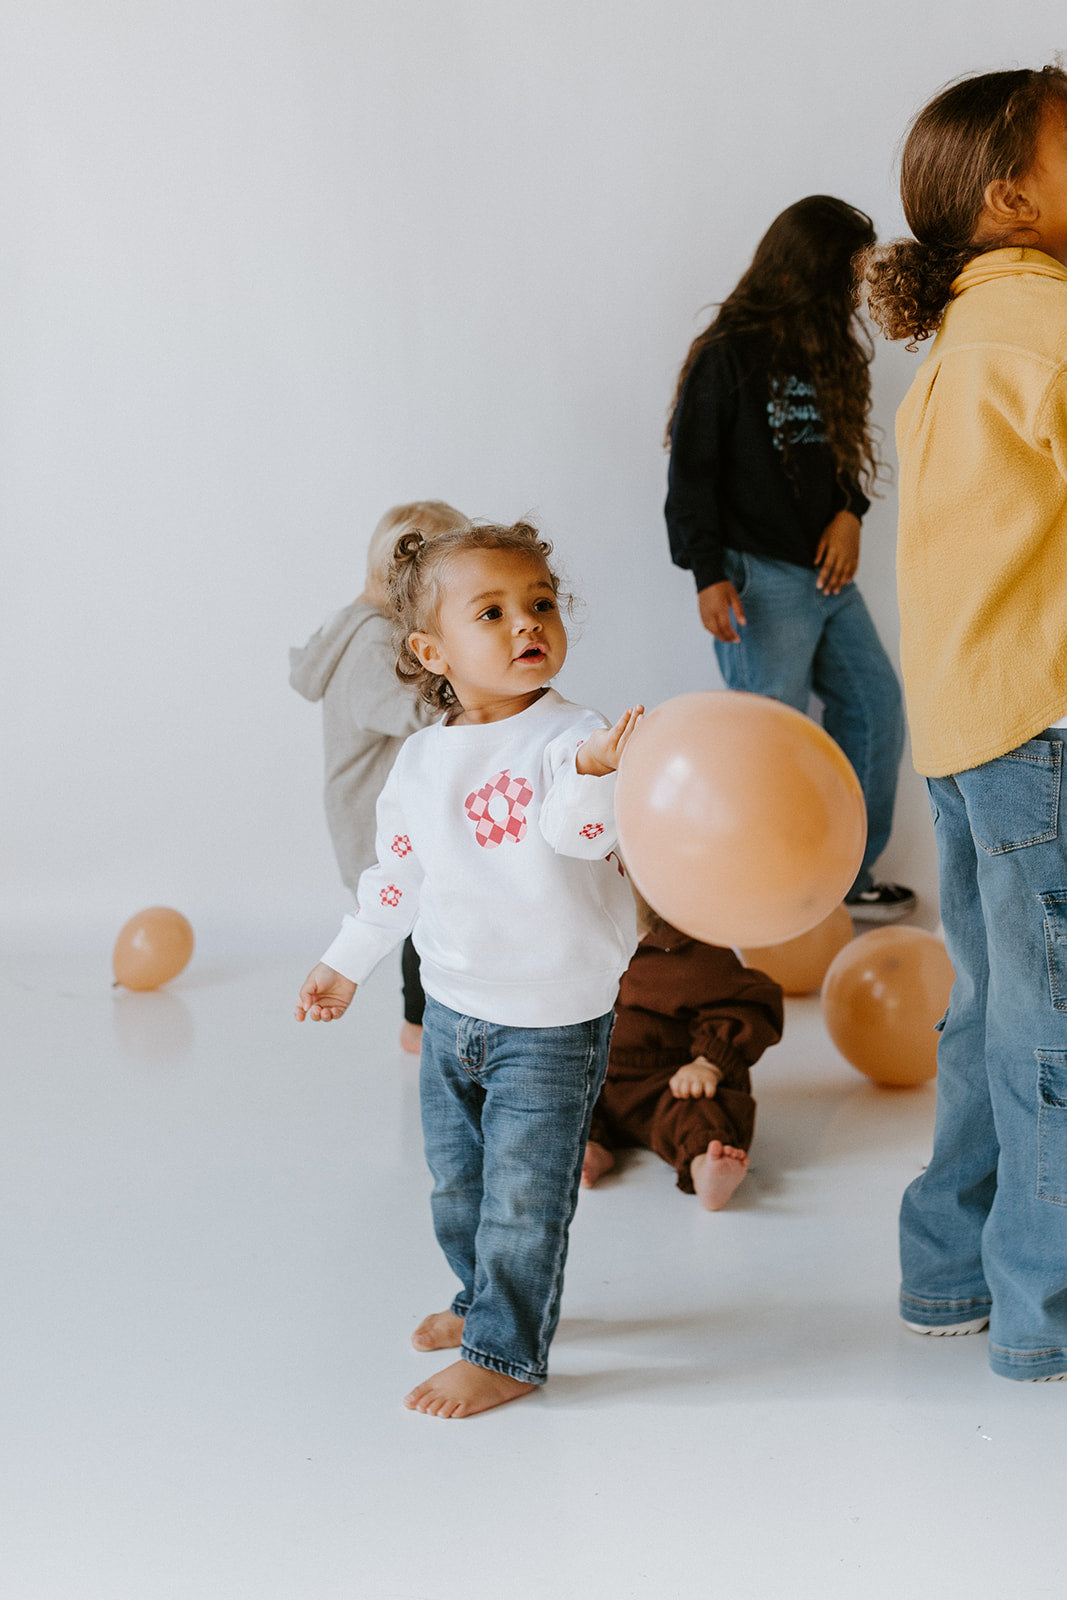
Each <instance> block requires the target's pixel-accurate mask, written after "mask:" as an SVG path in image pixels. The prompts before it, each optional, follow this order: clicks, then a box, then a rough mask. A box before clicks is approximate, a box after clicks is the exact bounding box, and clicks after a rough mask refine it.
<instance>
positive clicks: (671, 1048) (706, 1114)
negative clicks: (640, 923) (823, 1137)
mask: <svg viewBox="0 0 1067 1600" xmlns="http://www.w3.org/2000/svg"><path fill="white" fill-rule="evenodd" d="M642 909H645V908H642V907H641V905H640V902H639V912H640V911H641V910H642ZM644 920H645V925H646V926H648V927H649V931H648V933H646V935H645V937H644V938H643V939H642V941H641V943H640V944H639V945H638V947H637V950H636V951H635V952H634V957H633V960H632V961H631V962H630V965H629V967H628V968H627V969H626V971H625V972H624V974H623V977H622V983H621V984H620V987H619V998H618V1000H617V1002H616V1005H615V1031H614V1033H613V1035H612V1039H611V1051H610V1054H609V1057H608V1074H607V1078H606V1080H605V1082H604V1087H603V1089H602V1090H601V1092H600V1098H599V1100H598V1101H597V1103H596V1109H595V1110H594V1112H593V1123H592V1127H591V1129H590V1134H589V1143H588V1144H587V1146H586V1153H585V1162H584V1165H583V1167H582V1184H583V1187H585V1188H587V1189H591V1188H592V1187H593V1185H594V1184H595V1183H596V1181H597V1179H598V1178H601V1177H603V1175H604V1173H605V1172H608V1171H610V1169H611V1168H612V1167H613V1166H614V1165H615V1157H614V1154H613V1151H614V1150H615V1149H618V1148H619V1147H621V1146H626V1145H642V1146H644V1147H645V1148H646V1149H648V1150H654V1151H655V1152H656V1154H657V1155H658V1156H662V1158H663V1160H664V1161H669V1162H670V1163H671V1165H672V1166H673V1167H674V1169H675V1171H676V1172H677V1174H678V1187H679V1189H682V1190H684V1191H685V1192H686V1193H687V1194H694V1193H695V1194H696V1195H697V1196H698V1197H699V1199H700V1202H701V1204H702V1205H703V1206H704V1209H705V1210H706V1211H718V1210H720V1209H721V1208H722V1207H723V1206H724V1205H725V1204H726V1202H727V1200H728V1199H729V1198H730V1196H731V1194H733V1192H734V1190H735V1189H736V1188H737V1186H738V1184H739V1183H740V1182H741V1180H742V1178H743V1177H744V1176H745V1173H746V1171H747V1170H748V1148H749V1145H750V1144H751V1143H752V1133H753V1128H754V1125H755V1120H756V1102H755V1100H754V1099H753V1098H752V1086H751V1082H750V1079H749V1067H750V1066H751V1065H752V1063H753V1062H754V1061H757V1060H758V1059H759V1057H760V1056H761V1055H762V1054H763V1052H764V1050H766V1049H767V1047H768V1045H772V1044H776V1043H777V1042H778V1040H779V1039H780V1038H781V1036H782V990H781V988H780V986H779V985H778V984H777V983H775V982H774V981H773V979H771V978H768V977H767V976H766V974H765V973H762V972H756V971H754V970H752V969H750V968H748V967H744V966H742V965H741V963H740V961H739V960H738V959H737V957H736V956H735V955H734V953H733V951H732V950H724V949H721V948H720V947H719V946H717V945H710V944H701V943H700V941H699V940H697V939H691V938H689V936H688V935H687V934H684V933H679V931H678V929H677V928H672V927H671V925H670V923H668V922H664V921H663V920H662V919H661V918H659V917H657V916H656V915H655V913H654V912H651V911H650V912H648V915H647V918H645V919H644Z"/></svg>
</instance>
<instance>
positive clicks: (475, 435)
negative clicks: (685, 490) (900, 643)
mask: <svg viewBox="0 0 1067 1600" xmlns="http://www.w3.org/2000/svg"><path fill="white" fill-rule="evenodd" d="M1065 42H1067V23H1065V21H1064V16H1063V8H1062V3H1061V0H1055V3H1054V0H1028V4H1027V5H1026V6H1025V7H1024V8H1015V9H1014V10H1013V11H1011V12H1010V13H1005V10H1004V7H1003V5H1002V4H1001V3H1000V0H974V3H969V4H967V5H963V4H956V3H949V0H945V3H943V4H941V5H940V6H937V7H934V6H931V5H930V4H929V3H928V0H899V3H898V4H897V5H896V6H895V7H894V8H893V9H892V10H891V11H890V12H888V13H883V14H881V15H878V14H877V13H875V12H874V11H871V10H870V9H869V8H861V7H857V6H856V5H855V4H854V3H851V0H808V3H806V4H804V5H802V6H795V7H787V6H785V5H784V4H783V3H782V0H746V4H745V5H743V6H738V5H733V4H726V3H723V0H675V3H674V4H673V5H671V6H670V7H666V6H664V5H663V4H662V0H614V3H611V4H608V3H607V0H588V3H584V4H581V3H579V4H576V3H575V0H540V3H539V0H522V3H520V0H459V3H453V0H438V3H435V0H390V4H389V5H388V6H378V5H372V4H370V3H369V0H349V3H345V0H244V3H242V0H7V3H6V4H5V5H4V7H3V10H2V13H0V107H2V120H3V136H2V138H0V163H2V168H0V182H2V215H3V219H4V222H3V235H2V239H3V243H2V248H0V274H2V277H0V282H2V287H3V300H4V307H5V313H4V318H3V334H4V337H3V356H2V359H0V404H2V440H3V454H2V473H0V497H2V511H3V519H4V524H5V532H4V549H5V563H4V567H5V570H4V579H5V581H4V583H3V608H4V615H3V623H2V638H3V645H4V649H5V651H6V653H7V670H6V673H5V682H6V686H7V693H6V695H5V707H4V713H3V716H4V725H3V730H2V734H3V751H4V785H3V799H2V812H0V840H2V846H0V848H2V850H3V855H4V873H3V915H4V920H5V923H6V925H7V927H8V929H9V931H10V932H11V933H12V936H14V937H19V938H27V939H28V938H30V937H31V936H32V937H34V938H36V937H38V936H40V935H41V934H42V933H44V934H47V933H48V932H49V930H51V932H52V933H54V932H55V930H56V929H57V928H62V930H63V931H64V932H66V933H74V934H79V935H80V934H81V933H85V932H103V931H105V930H106V931H108V932H109V933H110V932H111V931H113V930H114V929H115V928H117V926H118V924H119V923H120V922H121V921H122V920H123V919H124V918H125V917H126V916H127V915H128V914H129V913H130V912H131V911H134V910H136V909H137V908H138V907H140V906H142V905H145V904H149V903H153V902H165V903H170V904H174V905H177V906H180V907H181V908H182V909H184V910H185V911H186V913H187V914H188V915H189V916H190V917H191V918H192V920H193V922H194V924H195V925H196V926H197V927H198V930H202V929H203V928H204V927H212V928H215V929H217V930H218V929H221V930H232V932H233V934H234V936H236V935H237V934H238V933H239V932H244V931H246V930H247V931H251V930H255V933H256V936H257V937H258V938H267V937H269V938H272V939H273V938H275V937H278V938H281V937H284V936H286V934H287V933H288V932H290V931H291V930H292V929H293V928H294V927H295V926H297V925H298V924H299V925H300V926H301V927H304V926H310V925H311V924H318V925H320V926H321V928H322V930H323V932H324V933H327V932H329V931H330V930H331V928H332V924H333V921H334V919H335V916H336V914H337V912H338V911H339V910H340V909H341V908H342V906H343V902H344V896H343V892H342V890H341V888H340V885H339V883H338V881H337V879H336V874H335V871H334V866H333V860H332V856H331V853H330V849H329V844H328V840H327V835H326V829H325V823H324V821H323V817H322V810H321V803H320V760H321V754H320V733H319V714H318V711H317V710H316V709H313V708H311V707H310V706H309V705H307V703H306V702H304V701H302V700H300V699H299V698H298V697H297V696H296V695H295V694H294V693H293V692H292V691H291V690H290V689H289V687H288V684H287V647H288V646H289V644H291V643H302V642H303V641H304V640H305V638H306V637H307V636H308V634H309V633H311V632H312V631H313V629H314V628H316V627H317V626H318V625H319V623H320V622H321V621H322V620H323V619H324V618H325V616H326V615H327V614H328V613H330V612H332V611H333V610H334V609H336V608H337V607H338V606H340V605H341V604H342V603H344V602H346V601H347V600H348V599H350V598H351V597H352V596H353V595H354V594H355V593H356V592H357V591H358V590H359V589H360V587H361V586H362V572H363V553H364V549H365V544H366V539H367V536H368V534H369V532H370V530H371V528H372V527H373V525H374V523H375V521H376V520H377V518H378V516H379V514H380V513H381V511H382V510H383V509H384V508H385V507H386V506H388V505H389V504H391V503H393V502H395V501H397V500H402V499H409V498H415V497H426V496H430V497H442V498H445V499H448V500H451V501H453V502H454V503H455V504H457V505H458V506H460V507H461V508H463V509H464V510H466V511H468V512H470V513H471V514H473V515H479V516H490V517H494V518H500V519H505V518H506V519H512V518H514V517H516V516H518V515H520V514H522V513H532V514H533V515H534V516H535V517H536V518H537V519H538V520H539V521H540V522H541V524H542V526H543V528H544V529H545V531H546V532H547V534H548V535H549V536H550V537H551V538H553V539H554V540H555V541H556V544H557V549H558V552H559V554H560V556H561V558H562V560H563V563H564V566H565V569H566V572H567V574H568V576H569V578H570V579H571V581H572V585H573V587H575V588H576V589H577V590H578V592H579V593H580V594H581V595H582V596H583V597H584V599H585V601H586V608H587V614H586V619H585V622H584V625H583V628H582V633H581V637H580V639H579V640H578V641H577V642H576V643H575V644H574V646H573V650H572V656H571V660H570V662H569V664H568V667H567V669H566V674H565V677H564V679H563V680H562V687H563V688H564V689H565V690H566V691H567V692H568V693H570V694H571V695H572V696H574V697H575V698H578V699H582V700H586V701H588V702H590V703H592V704H594V705H597V706H599V707H600V708H601V709H603V710H604V711H606V712H615V711H617V710H618V709H620V708H621V707H622V706H623V705H624V704H625V703H628V702H629V701H630V700H632V699H637V698H641V699H644V700H645V701H646V703H648V704H649V705H652V704H654V703H656V702H657V701H659V700H661V699H663V698H665V697H667V696H669V695H671V694H675V693H678V692H680V691H682V690H685V689H689V688H694V687H701V686H707V685H713V684H715V683H716V682H717V678H716V674H715V669H714V665H713V658H712V653H711V648H710V642H709V641H708V640H707V639H706V637H705V636H704V635H703V634H702V633H701V630H700V628H699V625H698V622H697V617H696V609H695V603H694V599H693V592H692V583H691V580H690V578H689V576H688V574H685V573H681V572H678V571H676V570H675V569H673V568H672V567H671V565H670V562H669V558H668V554H667V547H666V538H665V534H664V530H663V522H662V513H661V506H662V499H663V490H664V475H665V457H664V455H663V452H662V450H661V449H660V444H659V440H660V435H661V433H662V429H663V424H664V418H665V412H666V408H667V405H668V401H669V397H670V393H671V388H672V383H673V378H674V375H675V373H676V371H677V368H678V365H679V364H680V362H681V359H682V356H683V354H684V352H685V349H686V347H687V345H688V343H689V341H690V339H691V338H692V337H693V335H694V333H695V332H696V331H697V329H698V327H700V326H702V325H703V321H704V320H705V316H706V313H705V314H703V315H702V314H701V308H702V307H706V306H707V305H708V304H709V303H710V302H712V301H714V300H716V299H718V298H721V297H722V296H723V295H724V294H725V293H726V292H727V291H728V290H729V289H730V287H731V286H732V284H733V282H734V280H735V279H736V277H737V276H738V274H739V273H740V271H741V270H742V268H743V267H744V266H745V264H746V263H747V260H748V259H749V257H750V255H751V251H752V248H753V246H754V244H755V242H756V240H757V238H758V237H759V235H760V234H761V233H762V231H763V229H764V228H765V227H766V225H767V224H768V223H769V221H770V220H771V218H772V217H773V216H774V215H775V214H776V213H777V212H778V211H779V210H780V209H781V208H782V207H783V206H785V205H787V204H788V203H790V202H791V201H793V200H795V199H797V198H799V197H800V196H801V195H803V194H807V193H812V192H828V193H832V194H839V195H841V196H843V197H844V198H846V199H848V200H850V201H852V202H854V203H855V204H857V205H860V206H862V207H864V208H865V209H866V210H868V211H870V212H871V213H872V214H873V216H874V218H875V222H876V224H877V226H878V228H879V230H880V232H882V233H883V234H886V233H894V232H898V231H900V228H901V222H900V216H899V210H898V204H897V200H896V191H895V177H894V172H893V161H894V154H895V149H896V147H897V144H898V141H899V138H900V135H901V133H902V131H903V128H904V126H905V124H906V121H907V119H908V117H909V116H910V115H911V114H912V112H913V111H914V110H915V109H917V107H918V106H919V105H920V104H922V103H923V101H924V100H925V99H926V98H928V96H929V95H930V94H931V93H932V92H933V91H934V90H935V89H936V88H937V87H938V86H939V85H940V84H941V83H942V82H944V81H945V80H946V79H948V78H950V77H954V76H956V75H957V74H960V73H963V72H967V71H980V70H988V69H990V68H994V67H1001V66H1008V65H1040V64H1042V63H1044V62H1045V61H1047V60H1049V59H1050V58H1051V57H1052V55H1053V54H1054V52H1055V51H1056V49H1057V48H1058V47H1059V46H1060V45H1061V44H1063V43H1065ZM915 359H916V358H914V357H911V356H908V355H906V354H905V353H904V352H902V351H901V350H899V349H895V348H889V347H886V346H881V347H880V348H879V352H878V356H877V360H876V365H875V391H876V408H875V413H876V419H877V421H878V422H879V423H880V425H881V426H882V428H883V429H885V430H886V453H887V456H889V457H890V458H891V457H892V437H891V435H892V417H893V412H894V409H895V406H896V404H897V402H898V400H899V398H900V396H901V394H902V393H903V391H904V389H905V387H906V385H907V383H908V381H909V374H910V372H911V370H912V366H913V363H914V360H915ZM893 538H894V499H893V493H892V489H891V488H890V489H889V490H888V491H887V492H886V494H885V497H884V498H883V499H882V500H881V501H879V502H878V503H877V504H876V507H875V509H874V510H873V511H872V513H871V515H870V517H869V518H868V522H867V531H866V541H865V559H864V563H863V568H862V576H861V586H862V587H863V590H864V592H865V594H866V596H867V599H868V602H869V604H870V606H871V609H872V611H873V613H874V615H875V619H876V621H877V623H878V625H879V627H880V629H881V632H882V635H883V637H884V639H885V640H886V643H887V644H888V646H889V648H890V650H891V652H893V653H894V654H895V650H896V633H897V619H896V612H895V602H894V597H893V581H892V565H893ZM882 865H883V868H884V869H885V871H886V872H887V874H888V875H889V876H895V877H898V878H901V879H903V880H904V881H907V882H910V883H912V884H914V885H915V887H916V888H917V889H919V890H920V892H921V893H922V894H923V896H924V920H926V921H927V922H933V921H936V904H935V896H934V886H933V873H934V866H933V847H932V841H931V837H930V826H929V822H928V817H927V812H926V804H925V798H924V795H923V791H922V787H921V785H920V783H919V781H918V780H917V779H916V778H915V776H914V774H913V773H912V772H911V771H910V767H907V766H906V768H905V773H904V779H903V783H902V792H901V801H900V807H899V816H898V825H897V830H896V834H895V837H894V840H893V843H892V845H891V847H890V850H889V852H888V853H887V855H886V856H885V857H884V858H883V863H882ZM314 953H315V952H314V951H313V950H312V951H310V952H309V955H313V954H314Z"/></svg>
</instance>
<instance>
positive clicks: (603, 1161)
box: [582, 1139, 615, 1189]
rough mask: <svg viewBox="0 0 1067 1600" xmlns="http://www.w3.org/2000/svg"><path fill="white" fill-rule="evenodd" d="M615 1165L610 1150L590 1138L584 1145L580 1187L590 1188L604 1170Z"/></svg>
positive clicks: (601, 1175) (607, 1170)
mask: <svg viewBox="0 0 1067 1600" xmlns="http://www.w3.org/2000/svg"><path fill="white" fill-rule="evenodd" d="M614 1165H615V1157H614V1156H613V1155H612V1153H611V1151H610V1150H607V1149H605V1147H604V1146H603V1145H602V1144H597V1143H596V1141H595V1140H593V1139H590V1141H589V1143H588V1144H587V1145H586V1147H585V1157H584V1159H583V1161H582V1188H583V1189H591V1188H592V1187H593V1185H594V1183H596V1182H597V1180H598V1179H599V1178H602V1177H603V1176H604V1174H605V1172H610V1171H611V1169H612V1167H613V1166H614Z"/></svg>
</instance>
